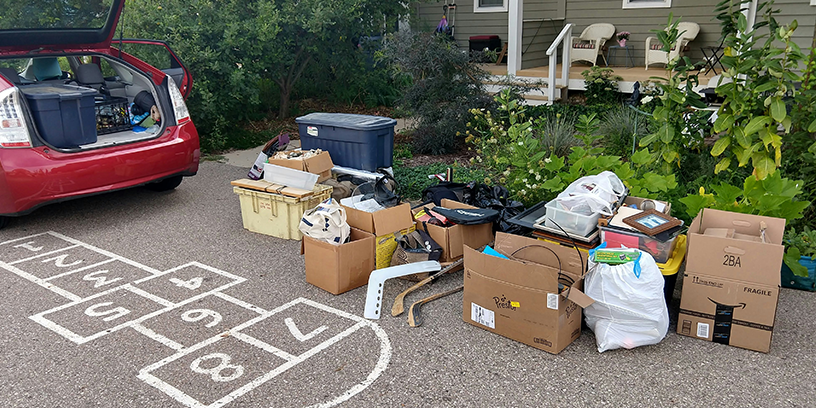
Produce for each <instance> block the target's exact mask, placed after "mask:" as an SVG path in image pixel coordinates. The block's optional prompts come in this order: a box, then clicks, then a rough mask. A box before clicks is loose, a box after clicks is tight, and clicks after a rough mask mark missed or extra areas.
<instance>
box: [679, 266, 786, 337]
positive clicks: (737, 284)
mask: <svg viewBox="0 0 816 408" xmlns="http://www.w3.org/2000/svg"><path fill="white" fill-rule="evenodd" d="M778 299H779V286H769V285H763V284H757V283H749V282H742V281H735V280H731V279H727V278H721V277H711V276H705V275H695V274H693V273H689V272H686V273H685V275H684V276H683V295H682V297H681V300H680V315H679V317H678V319H677V333H678V334H682V335H686V336H690V337H696V338H698V339H703V340H708V341H713V342H715V343H721V344H728V345H731V346H735V347H741V348H745V349H749V350H756V351H761V352H763V353H767V352H769V351H770V349H771V338H772V336H773V327H774V320H775V317H776V305H777V301H778Z"/></svg>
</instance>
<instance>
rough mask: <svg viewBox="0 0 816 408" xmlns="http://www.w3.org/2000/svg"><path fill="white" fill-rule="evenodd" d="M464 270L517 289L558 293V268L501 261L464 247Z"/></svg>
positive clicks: (510, 260) (506, 260)
mask: <svg viewBox="0 0 816 408" xmlns="http://www.w3.org/2000/svg"><path fill="white" fill-rule="evenodd" d="M465 269H466V271H467V273H476V274H479V275H482V276H485V277H487V278H489V279H494V280H497V281H501V282H505V283H508V284H512V285H515V286H518V287H524V288H532V289H538V290H541V291H546V292H550V293H558V268H549V267H545V266H542V265H538V264H530V263H523V262H520V261H515V260H512V259H503V258H499V257H497V256H493V255H487V254H483V253H481V252H479V251H477V250H475V249H473V248H471V247H465Z"/></svg>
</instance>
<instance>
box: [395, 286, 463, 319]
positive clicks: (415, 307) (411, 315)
mask: <svg viewBox="0 0 816 408" xmlns="http://www.w3.org/2000/svg"><path fill="white" fill-rule="evenodd" d="M464 288H465V285H462V286H459V287H458V288H456V289H451V290H449V291H447V292H442V293H437V294H435V295H433V296H428V297H426V298H425V299H422V300H417V301H416V302H414V304H412V305H411V307H410V308H408V325H409V326H411V327H417V326H421V325H422V305H424V304H426V303H428V302H430V301H432V300H436V299H439V298H441V297H445V296H448V295H452V294H454V293H456V292H459V291H461V290H462V289H464Z"/></svg>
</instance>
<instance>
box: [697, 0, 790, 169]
mask: <svg viewBox="0 0 816 408" xmlns="http://www.w3.org/2000/svg"><path fill="white" fill-rule="evenodd" d="M749 2H750V0H723V1H722V2H720V3H719V4H718V5H717V8H716V10H717V11H718V12H719V14H718V16H717V19H719V20H720V22H721V26H722V34H723V37H724V46H725V51H724V56H723V57H722V59H721V61H722V64H723V65H724V66H725V68H726V69H725V71H724V72H723V77H724V78H727V79H728V80H729V81H728V82H724V83H721V84H720V85H719V86H717V94H718V95H720V96H722V97H724V98H725V100H724V102H723V105H722V107H721V108H720V111H719V113H718V114H719V116H718V118H717V121H716V122H715V123H714V132H716V133H719V134H720V136H719V139H718V140H717V141H716V142H715V144H714V147H713V148H712V150H711V154H712V155H713V156H715V157H722V159H721V160H720V162H719V163H718V164H717V166H716V168H715V173H719V172H721V171H723V170H726V169H728V168H730V167H731V166H732V165H737V166H739V167H743V166H746V165H748V164H749V163H750V164H751V165H752V166H753V174H754V176H755V177H756V178H758V179H760V180H764V179H765V178H767V177H768V176H770V175H772V174H774V173H775V172H776V171H777V168H778V167H780V166H781V165H782V144H783V139H782V136H783V135H785V134H788V133H789V132H790V130H791V126H792V123H793V121H792V119H791V116H790V114H789V113H788V111H787V109H786V107H785V100H784V98H785V97H786V96H787V95H795V93H796V88H795V86H794V85H795V83H796V82H798V81H800V76H799V75H798V74H797V73H796V70H797V69H798V68H799V63H800V62H801V61H802V60H803V59H804V56H803V54H802V52H801V50H800V49H799V46H797V45H796V43H795V42H794V41H793V32H794V30H796V28H797V25H798V24H797V22H796V20H794V21H793V22H792V23H791V24H790V25H789V26H784V25H780V24H778V23H777V21H776V19H775V18H774V14H776V13H777V12H778V10H774V9H773V8H772V3H768V2H766V3H761V4H759V5H758V6H757V14H758V17H761V19H760V18H758V19H757V20H758V21H757V22H756V23H755V24H754V25H753V26H751V27H749V26H748V21H747V20H746V17H745V15H744V14H743V13H742V10H743V9H745V8H747V4H748V3H749ZM780 128H781V129H782V130H781V131H780Z"/></svg>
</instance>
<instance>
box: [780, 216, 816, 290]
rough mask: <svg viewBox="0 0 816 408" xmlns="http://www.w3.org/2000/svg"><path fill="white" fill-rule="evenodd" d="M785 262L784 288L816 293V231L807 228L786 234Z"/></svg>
mask: <svg viewBox="0 0 816 408" xmlns="http://www.w3.org/2000/svg"><path fill="white" fill-rule="evenodd" d="M785 246H787V247H788V251H787V253H786V254H785V262H784V264H783V265H782V286H784V287H786V288H794V289H804V290H809V291H816V230H811V229H810V228H808V227H805V229H804V231H801V232H796V230H795V229H794V228H791V229H790V230H788V231H786V232H785Z"/></svg>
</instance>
